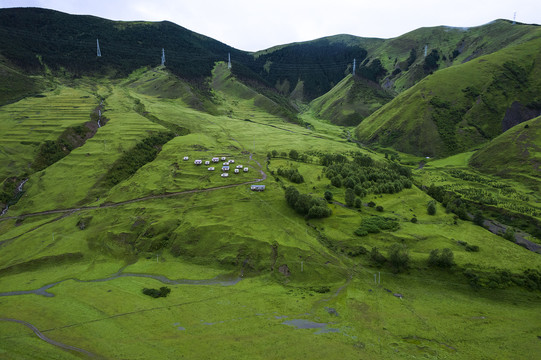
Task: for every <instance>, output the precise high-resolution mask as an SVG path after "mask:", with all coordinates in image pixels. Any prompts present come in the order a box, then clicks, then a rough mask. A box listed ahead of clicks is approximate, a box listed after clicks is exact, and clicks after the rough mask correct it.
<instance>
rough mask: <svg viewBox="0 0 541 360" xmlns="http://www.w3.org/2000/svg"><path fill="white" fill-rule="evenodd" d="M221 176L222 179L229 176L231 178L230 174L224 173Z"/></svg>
mask: <svg viewBox="0 0 541 360" xmlns="http://www.w3.org/2000/svg"><path fill="white" fill-rule="evenodd" d="M221 176H222V177H228V176H229V174H228V173H222V175H221Z"/></svg>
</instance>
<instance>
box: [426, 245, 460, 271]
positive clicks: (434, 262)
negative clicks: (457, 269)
mask: <svg viewBox="0 0 541 360" xmlns="http://www.w3.org/2000/svg"><path fill="white" fill-rule="evenodd" d="M454 263H455V261H454V254H453V251H452V250H451V249H448V248H445V249H443V251H442V252H441V253H440V250H439V249H434V250H432V251H431V252H430V255H429V256H428V265H430V266H437V267H441V268H450V267H452V266H453V265H454Z"/></svg>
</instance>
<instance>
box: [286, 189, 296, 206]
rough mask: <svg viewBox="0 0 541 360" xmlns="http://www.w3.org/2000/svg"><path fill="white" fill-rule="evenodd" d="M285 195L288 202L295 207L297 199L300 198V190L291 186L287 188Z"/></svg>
mask: <svg viewBox="0 0 541 360" xmlns="http://www.w3.org/2000/svg"><path fill="white" fill-rule="evenodd" d="M285 196H286V201H287V204H288V205H289V206H291V207H295V204H296V203H297V200H298V198H299V190H297V189H296V188H295V187H294V186H289V187H288V188H287V189H286V195H285Z"/></svg>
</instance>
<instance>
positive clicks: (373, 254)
mask: <svg viewBox="0 0 541 360" xmlns="http://www.w3.org/2000/svg"><path fill="white" fill-rule="evenodd" d="M370 260H372V261H373V262H375V263H376V264H377V265H383V264H385V262H386V261H387V259H386V258H385V256H383V254H381V253H380V252H379V250H378V248H377V247H373V248H372V250H370Z"/></svg>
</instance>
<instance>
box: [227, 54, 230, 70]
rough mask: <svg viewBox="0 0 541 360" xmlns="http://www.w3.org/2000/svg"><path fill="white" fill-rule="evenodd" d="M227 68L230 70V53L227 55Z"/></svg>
mask: <svg viewBox="0 0 541 360" xmlns="http://www.w3.org/2000/svg"><path fill="white" fill-rule="evenodd" d="M227 68H228V69H231V53H227Z"/></svg>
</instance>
